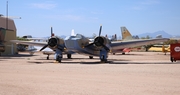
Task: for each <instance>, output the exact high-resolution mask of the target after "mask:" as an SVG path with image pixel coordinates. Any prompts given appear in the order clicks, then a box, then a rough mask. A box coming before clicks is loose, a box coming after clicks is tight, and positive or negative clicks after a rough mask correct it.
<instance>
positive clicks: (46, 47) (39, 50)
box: [39, 45, 48, 51]
mask: <svg viewBox="0 0 180 95" xmlns="http://www.w3.org/2000/svg"><path fill="white" fill-rule="evenodd" d="M47 47H48V45H45V46H44V47H42V48H41V49H40V50H39V51H42V50H44V49H45V48H47Z"/></svg>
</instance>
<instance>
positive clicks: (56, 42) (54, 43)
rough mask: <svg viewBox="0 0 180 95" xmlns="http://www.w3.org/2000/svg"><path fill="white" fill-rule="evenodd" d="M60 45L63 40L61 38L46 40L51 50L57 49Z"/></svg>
mask: <svg viewBox="0 0 180 95" xmlns="http://www.w3.org/2000/svg"><path fill="white" fill-rule="evenodd" d="M62 44H64V40H63V39H61V38H58V37H51V38H50V39H49V40H48V46H49V47H50V48H51V49H55V48H57V46H58V45H62Z"/></svg>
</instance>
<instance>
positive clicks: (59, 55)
mask: <svg viewBox="0 0 180 95" xmlns="http://www.w3.org/2000/svg"><path fill="white" fill-rule="evenodd" d="M61 60H62V54H57V56H56V61H57V62H59V63H61Z"/></svg>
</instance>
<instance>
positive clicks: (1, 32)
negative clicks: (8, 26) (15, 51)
mask: <svg viewBox="0 0 180 95" xmlns="http://www.w3.org/2000/svg"><path fill="white" fill-rule="evenodd" d="M5 34H6V30H5V29H3V28H0V42H4V39H5Z"/></svg>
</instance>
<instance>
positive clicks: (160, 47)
mask: <svg viewBox="0 0 180 95" xmlns="http://www.w3.org/2000/svg"><path fill="white" fill-rule="evenodd" d="M148 51H155V52H164V53H165V55H166V53H167V52H170V45H154V46H152V47H151V48H150V49H149V50H148Z"/></svg>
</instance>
